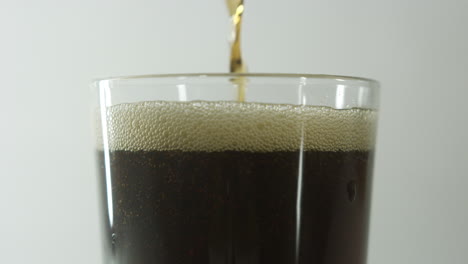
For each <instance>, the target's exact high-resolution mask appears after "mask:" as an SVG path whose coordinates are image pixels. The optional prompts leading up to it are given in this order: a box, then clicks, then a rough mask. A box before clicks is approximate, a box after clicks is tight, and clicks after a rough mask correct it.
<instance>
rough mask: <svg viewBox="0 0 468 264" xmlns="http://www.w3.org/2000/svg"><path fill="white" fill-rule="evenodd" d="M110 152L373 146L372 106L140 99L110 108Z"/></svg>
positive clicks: (261, 150)
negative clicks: (315, 105) (352, 107)
mask: <svg viewBox="0 0 468 264" xmlns="http://www.w3.org/2000/svg"><path fill="white" fill-rule="evenodd" d="M106 119H107V130H108V133H107V137H108V142H109V148H110V149H111V150H130V151H138V150H182V151H225V150H233V151H259V152H270V151H296V150H298V149H301V148H302V149H304V150H323V151H349V150H369V149H371V148H372V146H373V145H374V134H375V121H376V120H375V119H376V113H375V111H372V110H367V109H347V110H336V109H332V108H328V107H314V106H294V105H273V104H258V103H237V102H206V101H197V102H162V101H152V102H141V103H133V104H120V105H115V106H111V107H109V108H107V117H106Z"/></svg>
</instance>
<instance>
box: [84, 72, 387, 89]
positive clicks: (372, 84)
mask: <svg viewBox="0 0 468 264" xmlns="http://www.w3.org/2000/svg"><path fill="white" fill-rule="evenodd" d="M192 77H196V78H210V77H260V78H262V77H270V78H286V79H295V78H310V79H323V80H334V81H338V82H340V81H357V82H366V83H368V84H369V87H368V88H371V89H378V88H379V87H380V83H379V82H378V81H377V80H374V79H370V78H364V77H356V76H346V75H332V74H310V73H306V74H302V73H168V74H146V75H128V76H116V77H107V78H98V79H94V80H93V81H92V83H96V84H97V83H99V82H101V81H123V80H137V79H163V78H180V79H185V78H192Z"/></svg>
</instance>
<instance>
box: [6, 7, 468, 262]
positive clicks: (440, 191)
mask: <svg viewBox="0 0 468 264" xmlns="http://www.w3.org/2000/svg"><path fill="white" fill-rule="evenodd" d="M267 4H268V5H269V6H267ZM246 5H247V11H246V14H245V24H244V29H245V32H244V34H243V47H244V50H245V52H244V55H245V58H246V61H247V63H248V67H249V70H250V71H252V72H287V73H299V72H300V73H330V74H343V75H357V76H364V77H372V78H375V79H377V80H379V81H381V83H382V95H381V108H382V110H381V116H380V117H381V119H380V124H379V136H378V152H377V161H376V168H375V169H376V170H375V181H374V183H375V186H374V200H373V210H372V225H371V237H370V248H369V263H370V264H373V263H378V264H387V263H388V264H393V263H411V264H419V263H421V264H423V263H424V264H425V263H450V264H462V263H468V192H467V189H468V139H467V136H468V117H467V115H468V110H467V109H468V106H467V103H468V15H467V13H468V1H467V0H392V1H389V0H385V1H384V0H288V1H284V0H283V1H279V0H256V1H253V0H252V1H246ZM275 17H276V19H275ZM228 31H229V26H228V20H227V10H226V8H225V6H224V1H222V0H207V1H194V0H166V1H161V0H146V1H143V0H131V1H130V0H113V1H110V0H100V1H99V0H81V1H63V0H41V1H32V0H31V1H21V0H16V1H7V0H1V2H0V91H1V93H0V100H1V101H0V263H8V264H10V263H15V264H16V263H21V264H22V263H48V264H59V263H60V264H61V263H68V264H74V263H76V264H78V263H79V264H81V263H100V254H101V253H100V242H99V239H98V237H99V232H98V230H99V225H98V221H99V219H98V217H97V215H98V214H97V213H98V208H97V187H96V176H95V174H94V164H93V162H94V161H93V159H92V157H93V156H92V153H93V152H92V148H91V139H92V136H91V127H90V123H91V122H90V120H89V115H88V113H89V103H90V98H91V97H90V89H89V88H88V83H89V82H90V80H91V79H93V78H98V77H107V76H115V75H132V74H148V73H178V72H225V71H226V70H227V65H228V64H227V54H228V44H227V35H228Z"/></svg>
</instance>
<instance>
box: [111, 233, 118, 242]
mask: <svg viewBox="0 0 468 264" xmlns="http://www.w3.org/2000/svg"><path fill="white" fill-rule="evenodd" d="M111 239H112V240H111V243H112V245H115V241H116V239H117V235H116V234H115V233H112V235H111Z"/></svg>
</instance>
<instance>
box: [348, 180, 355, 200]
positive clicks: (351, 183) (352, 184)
mask: <svg viewBox="0 0 468 264" xmlns="http://www.w3.org/2000/svg"><path fill="white" fill-rule="evenodd" d="M346 190H347V191H348V199H349V201H350V202H353V201H354V200H356V194H357V184H356V181H354V180H351V181H349V182H348V184H347V186H346Z"/></svg>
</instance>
